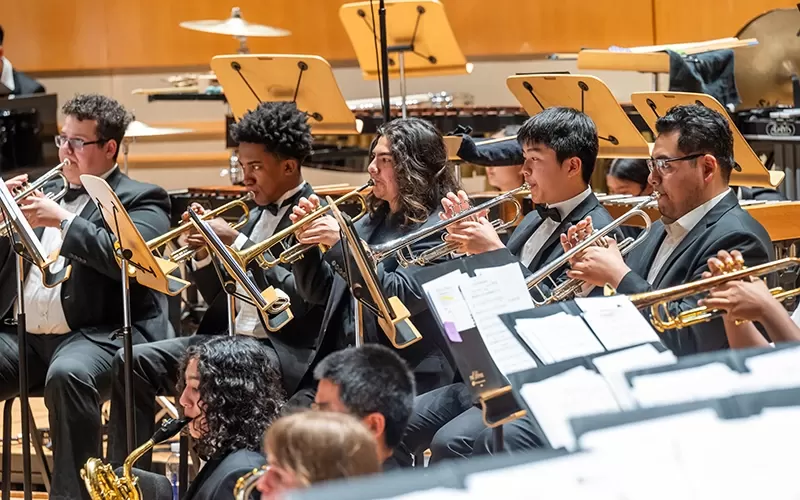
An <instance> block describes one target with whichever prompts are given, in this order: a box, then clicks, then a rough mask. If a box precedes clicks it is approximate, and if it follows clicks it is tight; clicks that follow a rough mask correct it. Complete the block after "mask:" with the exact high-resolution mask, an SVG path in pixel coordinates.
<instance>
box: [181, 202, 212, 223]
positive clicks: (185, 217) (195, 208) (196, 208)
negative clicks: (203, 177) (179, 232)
mask: <svg viewBox="0 0 800 500" xmlns="http://www.w3.org/2000/svg"><path fill="white" fill-rule="evenodd" d="M189 210H191V211H192V212H194V213H196V214H197V215H199V216H200V217H202V216H203V215H205V213H206V209H205V208H204V207H203V205H201V204H199V203H192V204H191V205H189ZM191 220H192V219H190V218H189V212H183V213H182V214H181V221H182V222H190V221H191Z"/></svg>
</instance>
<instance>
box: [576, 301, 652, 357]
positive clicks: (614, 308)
mask: <svg viewBox="0 0 800 500" xmlns="http://www.w3.org/2000/svg"><path fill="white" fill-rule="evenodd" d="M575 303H576V304H577V305H578V307H580V308H581V310H582V311H583V319H584V320H586V323H588V324H589V328H591V329H592V331H593V332H594V333H595V334H596V335H597V338H599V339H600V342H601V343H602V344H603V346H605V348H606V350H609V351H612V350H614V349H619V348H621V347H628V346H632V345H636V344H643V343H645V342H658V341H659V340H660V339H659V337H658V334H657V333H656V332H655V330H653V327H652V326H650V323H648V322H647V320H646V319H645V318H644V316H642V314H641V313H640V312H639V310H638V309H636V306H634V305H633V304H632V303H631V301H630V299H628V298H627V297H625V296H624V295H619V296H613V297H589V298H578V299H575Z"/></svg>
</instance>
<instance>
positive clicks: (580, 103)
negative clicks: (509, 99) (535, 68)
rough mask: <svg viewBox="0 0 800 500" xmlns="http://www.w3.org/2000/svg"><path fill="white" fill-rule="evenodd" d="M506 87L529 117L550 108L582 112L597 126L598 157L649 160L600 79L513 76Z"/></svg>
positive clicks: (646, 148) (647, 149)
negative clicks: (565, 108) (598, 140)
mask: <svg viewBox="0 0 800 500" xmlns="http://www.w3.org/2000/svg"><path fill="white" fill-rule="evenodd" d="M506 85H507V86H508V89H509V90H510V91H511V93H513V94H514V97H516V98H517V101H519V103H520V104H521V105H522V107H523V108H524V109H525V111H526V112H527V113H528V114H530V115H531V116H533V115H535V114H537V113H539V112H541V111H542V110H544V109H546V108H550V107H553V106H566V107H571V108H575V109H578V110H581V111H583V112H584V113H586V114H587V115H588V116H589V117H590V118H591V119H592V120H593V121H594V123H595V125H596V126H597V135H598V136H599V137H600V150H599V154H598V157H599V158H649V157H650V147H649V146H648V144H647V141H646V140H645V139H644V137H643V136H642V134H640V133H639V131H638V130H637V129H636V126H634V125H633V122H631V120H630V119H629V118H628V115H627V114H626V113H625V110H623V109H622V107H621V106H620V104H619V103H618V102H617V99H616V98H615V97H614V94H612V93H611V90H610V89H609V88H608V86H606V84H605V83H603V81H602V80H600V79H599V78H597V77H595V76H591V75H565V74H536V75H514V76H510V77H508V78H507V80H506Z"/></svg>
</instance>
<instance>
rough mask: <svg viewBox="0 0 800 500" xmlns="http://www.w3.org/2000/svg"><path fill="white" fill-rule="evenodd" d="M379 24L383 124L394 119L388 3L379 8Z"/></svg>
mask: <svg viewBox="0 0 800 500" xmlns="http://www.w3.org/2000/svg"><path fill="white" fill-rule="evenodd" d="M378 23H379V24H380V41H381V88H382V92H383V122H384V123H389V122H390V121H391V119H392V108H391V102H390V100H389V41H388V40H387V39H386V2H385V0H380V3H379V7H378Z"/></svg>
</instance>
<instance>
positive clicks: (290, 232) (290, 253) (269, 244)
mask: <svg viewBox="0 0 800 500" xmlns="http://www.w3.org/2000/svg"><path fill="white" fill-rule="evenodd" d="M372 186H374V182H373V181H372V179H370V180H369V182H367V183H366V184H364V185H363V186H361V187H360V188H358V189H354V190H353V191H350V192H349V193H347V194H345V195H342V196H341V197H339V198H337V199H336V200H335V201H334V202H333V203H334V204H335V205H336V206H339V205H341V204H343V203H346V202H348V201H352V200H358V202H359V203H360V204H361V211H360V212H359V213H358V214H357V215H356V216H355V217H354V218H353V221H357V220H358V219H360V218H361V217H363V216H364V215H366V213H367V199H366V194H367V192H368V190H370V189H372ZM330 210H331V206H330V205H324V206H320V207H318V208H317V209H316V210H314V211H313V212H311V213H310V214H308V215H306V216H305V217H303V218H302V219H300V220H299V221H297V222H295V223H294V224H292V225H291V226H289V227H287V228H285V229H283V230H281V231H278V232H277V233H275V234H273V235H272V236H270V237H269V238H267V239H266V240H263V241H260V242H258V243H256V244H255V245H252V246H250V247H249V248H245V249H243V250H240V251H238V252H237V251H231V254H232V255H233V257H234V258H236V259H237V260H238V262H239V265H240V266H242V267H246V266H247V264H248V263H250V262H251V261H253V260H255V261H256V263H257V264H258V265H259V266H260V267H261V268H262V269H270V268H273V267H275V266H277V265H279V264H293V263H295V262H297V261H298V260H300V259H302V258H303V256H304V254H305V253H306V252H308V251H309V250H311V249H312V248H314V247H315V246H318V247H319V248H320V250H322V251H323V252H324V251H326V250H327V248H325V247H324V246H323V245H307V244H302V243H295V244H294V245H291V246H288V243H287V240H288V239H289V238H291V237H292V236H294V234H295V233H296V232H297V231H298V230H300V229H301V228H302V227H303V226H305V225H307V224H309V223H310V222H312V221H315V220H317V219H319V218H320V217H322V216H324V215H327V214H328V213H329V212H330ZM279 244H280V245H281V246H282V247H283V250H282V251H281V252H280V254H279V255H278V257H273V255H274V254H273V253H272V248H274V247H275V246H277V245H279Z"/></svg>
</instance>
